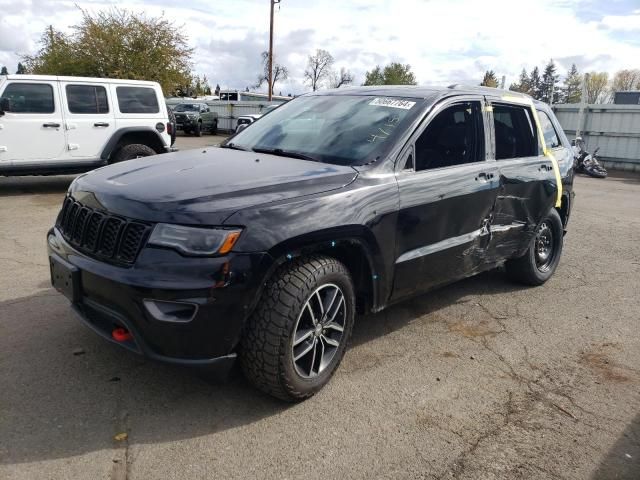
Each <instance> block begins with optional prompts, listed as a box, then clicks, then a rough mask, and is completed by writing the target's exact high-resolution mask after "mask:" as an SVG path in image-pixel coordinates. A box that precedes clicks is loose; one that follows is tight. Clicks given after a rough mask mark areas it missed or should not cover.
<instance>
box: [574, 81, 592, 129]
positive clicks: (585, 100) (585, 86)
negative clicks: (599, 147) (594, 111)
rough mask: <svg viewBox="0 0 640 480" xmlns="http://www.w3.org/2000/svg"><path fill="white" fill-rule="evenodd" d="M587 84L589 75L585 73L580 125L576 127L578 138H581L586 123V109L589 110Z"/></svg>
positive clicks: (579, 110) (579, 117) (579, 115)
mask: <svg viewBox="0 0 640 480" xmlns="http://www.w3.org/2000/svg"><path fill="white" fill-rule="evenodd" d="M587 82H589V74H588V73H585V74H584V76H583V77H582V93H581V95H580V108H579V109H578V124H577V126H576V137H579V136H580V134H581V133H582V126H583V122H584V109H585V108H588V107H587V105H586V103H587Z"/></svg>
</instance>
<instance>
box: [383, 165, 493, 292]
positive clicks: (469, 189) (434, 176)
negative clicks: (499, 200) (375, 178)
mask: <svg viewBox="0 0 640 480" xmlns="http://www.w3.org/2000/svg"><path fill="white" fill-rule="evenodd" d="M398 187H399V192H400V209H399V212H398V231H397V240H396V244H397V247H396V265H395V267H396V269H395V270H396V273H395V278H394V295H393V298H394V299H397V298H401V297H404V296H408V295H412V294H415V293H418V292H420V291H424V290H427V289H429V288H432V287H434V286H437V285H442V284H445V283H449V282H451V281H453V280H455V279H458V278H463V277H466V276H469V275H472V274H473V273H475V272H476V271H477V269H478V266H479V264H481V263H482V261H483V259H484V258H485V257H486V255H485V253H484V251H485V250H486V248H487V247H488V246H489V238H490V230H489V229H490V225H489V224H490V221H491V212H492V210H493V208H494V204H495V199H496V195H497V191H498V169H497V166H496V164H495V162H479V163H474V164H469V165H460V166H456V167H450V168H444V169H441V170H432V171H426V172H422V173H418V174H402V175H400V176H399V177H398Z"/></svg>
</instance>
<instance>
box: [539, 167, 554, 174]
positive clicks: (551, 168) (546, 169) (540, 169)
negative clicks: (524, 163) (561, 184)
mask: <svg viewBox="0 0 640 480" xmlns="http://www.w3.org/2000/svg"><path fill="white" fill-rule="evenodd" d="M551 170H553V167H552V166H550V165H540V168H538V171H540V172H550V171H551Z"/></svg>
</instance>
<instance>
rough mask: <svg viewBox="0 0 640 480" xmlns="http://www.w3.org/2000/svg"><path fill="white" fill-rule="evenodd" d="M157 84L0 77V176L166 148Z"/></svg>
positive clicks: (88, 166)
mask: <svg viewBox="0 0 640 480" xmlns="http://www.w3.org/2000/svg"><path fill="white" fill-rule="evenodd" d="M172 128H173V125H172V124H171V122H170V120H169V114H168V112H167V107H166V104H165V101H164V96H163V95H162V89H161V88H160V85H159V84H158V83H155V82H143V81H136V80H113V79H105V78H82V77H55V76H43V75H5V76H0V176H2V175H5V176H10V175H57V174H66V173H80V172H85V171H88V170H92V169H94V168H97V167H100V166H103V165H107V164H109V163H114V162H119V161H122V160H130V159H133V158H137V157H146V156H149V155H155V154H158V153H164V152H168V151H169V150H171V133H172V132H171V129H172Z"/></svg>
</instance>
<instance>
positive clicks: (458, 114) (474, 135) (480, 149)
mask: <svg viewBox="0 0 640 480" xmlns="http://www.w3.org/2000/svg"><path fill="white" fill-rule="evenodd" d="M484 159H485V157H484V130H483V126H482V115H481V112H480V102H464V103H459V104H456V105H452V106H450V107H447V108H445V109H444V110H443V111H441V112H440V113H438V115H436V117H435V118H434V119H433V120H432V121H431V122H430V123H429V125H428V126H427V128H426V129H425V131H424V132H422V134H421V135H420V137H419V138H418V140H417V141H416V148H415V169H416V171H418V170H428V169H433V168H441V167H449V166H452V165H461V164H464V163H473V162H481V161H484Z"/></svg>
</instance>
